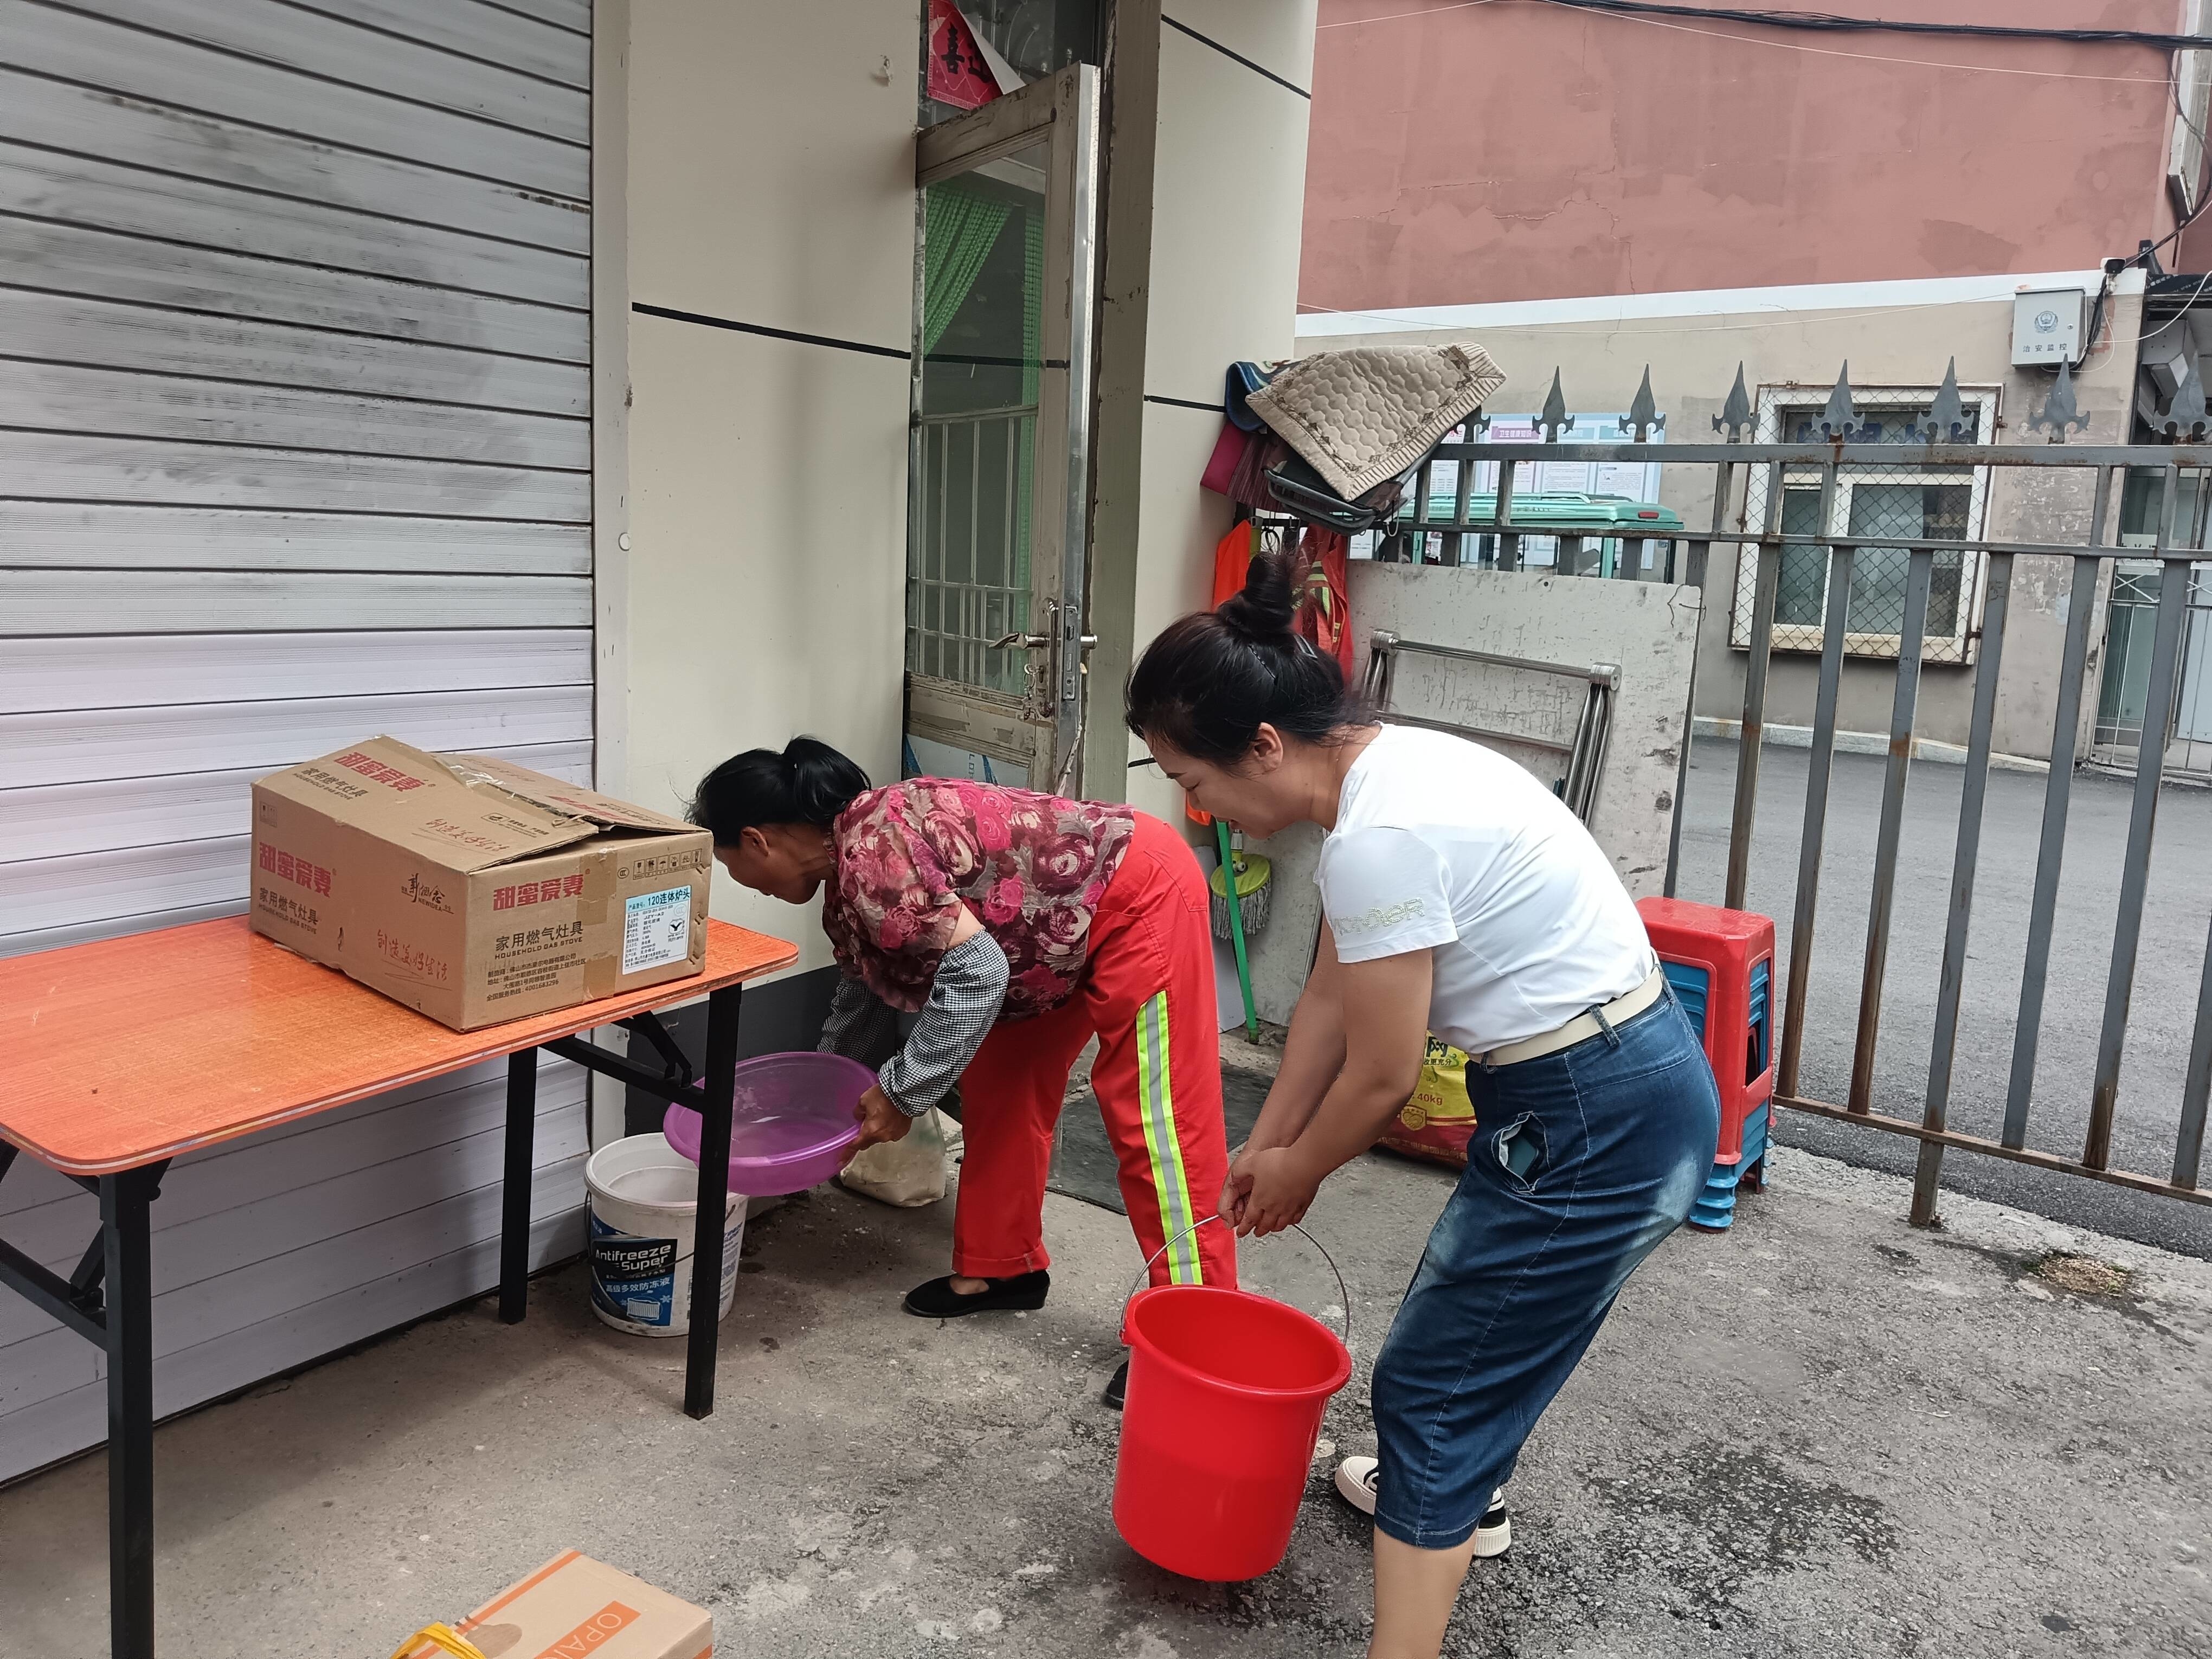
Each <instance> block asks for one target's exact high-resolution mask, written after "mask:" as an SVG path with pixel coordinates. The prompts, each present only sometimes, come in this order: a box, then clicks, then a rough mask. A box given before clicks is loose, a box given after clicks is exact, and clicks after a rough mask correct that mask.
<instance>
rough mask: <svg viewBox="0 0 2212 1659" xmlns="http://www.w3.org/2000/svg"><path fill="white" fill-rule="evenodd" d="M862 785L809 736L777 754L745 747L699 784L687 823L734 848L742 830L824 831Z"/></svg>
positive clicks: (856, 771) (848, 765)
mask: <svg viewBox="0 0 2212 1659" xmlns="http://www.w3.org/2000/svg"><path fill="white" fill-rule="evenodd" d="M867 787H868V775H867V774H866V772H863V771H862V770H861V769H860V768H859V767H858V766H855V765H854V763H852V762H851V761H849V760H848V759H846V758H845V757H844V756H842V755H841V754H839V753H838V752H837V751H836V750H834V749H832V748H831V747H830V746H829V744H826V743H823V742H822V741H820V740H819V739H818V738H793V739H792V740H791V741H790V742H789V743H787V744H784V746H783V752H782V753H781V754H778V753H777V752H776V751H775V750H773V749H748V750H745V752H744V754H742V755H732V757H730V758H729V759H727V760H726V761H724V762H723V763H721V764H720V766H718V767H716V768H715V769H714V770H713V771H711V772H709V773H708V774H707V775H706V776H705V777H704V778H703V779H702V780H701V781H700V783H699V793H697V794H696V795H695V796H693V797H692V799H691V822H692V823H696V824H697V825H698V826H699V827H700V828H701V829H704V830H706V831H707V832H708V834H710V835H712V836H714V845H715V846H717V847H734V846H735V845H736V844H737V842H738V836H740V835H742V834H743V833H744V831H746V830H748V829H758V828H759V827H761V826H762V825H763V824H770V823H811V824H815V825H817V826H818V827H820V828H823V829H827V828H828V827H829V824H830V823H831V822H832V821H833V820H834V819H835V818H836V816H837V815H838V814H839V813H840V812H842V811H844V810H845V809H846V808H847V807H848V806H849V805H852V804H853V798H854V796H855V795H858V794H860V793H863V792H864V791H865V790H866V788H867Z"/></svg>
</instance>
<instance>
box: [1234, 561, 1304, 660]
mask: <svg viewBox="0 0 2212 1659" xmlns="http://www.w3.org/2000/svg"><path fill="white" fill-rule="evenodd" d="M1297 613H1298V593H1297V583H1296V580H1294V574H1293V571H1292V560H1291V556H1290V554H1289V552H1288V551H1287V550H1285V551H1282V552H1276V553H1261V554H1257V555H1255V556H1254V557H1253V560H1252V562H1251V563H1250V564H1249V565H1248V566H1246V567H1245V570H1244V589H1243V592H1240V593H1232V594H1231V595H1230V596H1229V597H1228V598H1227V599H1224V600H1223V601H1222V602H1221V604H1220V606H1219V608H1218V610H1217V611H1215V613H1214V614H1215V615H1217V616H1218V617H1220V618H1221V620H1222V621H1223V622H1225V623H1227V624H1228V625H1229V626H1230V627H1231V628H1232V629H1235V630H1236V631H1237V633H1239V634H1242V635H1243V636H1244V637H1245V638H1246V639H1248V640H1250V641H1253V642H1254V643H1255V644H1256V645H1288V644H1289V643H1290V642H1291V620H1292V619H1293V618H1294V617H1297Z"/></svg>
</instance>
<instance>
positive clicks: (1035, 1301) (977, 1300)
mask: <svg viewBox="0 0 2212 1659" xmlns="http://www.w3.org/2000/svg"><path fill="white" fill-rule="evenodd" d="M990 1284H991V1288H990V1289H989V1290H987V1291H976V1292H975V1295H973V1296H963V1295H961V1294H960V1292H959V1291H956V1290H954V1289H953V1288H952V1276H951V1274H949V1273H948V1274H946V1275H945V1277H944V1278H943V1279H931V1280H930V1281H929V1283H928V1284H927V1285H915V1287H914V1288H913V1289H912V1290H910V1291H908V1292H907V1293H906V1310H907V1311H908V1313H910V1314H912V1315H913V1316H915V1318H916V1319H958V1318H961V1317H963V1316H965V1315H968V1314H979V1313H1034V1312H1035V1311H1036V1310H1037V1309H1039V1308H1042V1306H1044V1298H1045V1292H1046V1291H1049V1290H1050V1289H1052V1275H1051V1274H1050V1273H1043V1272H1038V1273H1023V1274H1021V1275H1019V1276H1018V1277H1017V1278H1014V1279H993V1280H991V1281H990Z"/></svg>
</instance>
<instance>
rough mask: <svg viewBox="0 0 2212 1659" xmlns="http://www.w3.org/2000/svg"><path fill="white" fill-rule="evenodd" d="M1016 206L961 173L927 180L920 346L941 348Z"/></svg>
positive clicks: (928, 348)
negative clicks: (965, 181)
mask: <svg viewBox="0 0 2212 1659" xmlns="http://www.w3.org/2000/svg"><path fill="white" fill-rule="evenodd" d="M1011 211H1012V207H1011V205H1010V204H1007V203H1006V202H1004V201H1000V200H997V199H994V197H988V196H979V195H977V194H976V193H975V191H971V190H969V189H967V188H966V187H964V186H963V185H961V184H960V182H959V181H958V180H957V179H945V180H943V181H942V182H940V183H938V184H934V185H930V186H929V191H928V196H927V201H926V204H925V206H924V208H923V219H922V281H921V349H923V350H924V351H925V352H930V351H934V350H936V349H937V343H938V342H939V340H941V339H943V338H944V337H945V330H946V329H947V328H949V327H951V325H952V319H953V317H954V315H955V314H956V313H957V312H958V311H959V309H960V307H962V306H963V304H965V303H966V301H967V299H968V291H969V289H972V288H974V287H975V278H976V277H977V276H980V275H981V273H982V270H983V262H984V261H985V260H986V259H987V258H990V257H991V250H992V249H993V248H994V247H995V246H998V241H999V233H1000V231H1002V230H1004V229H1005V228H1006V216H1007V214H1008V213H1010V212H1011Z"/></svg>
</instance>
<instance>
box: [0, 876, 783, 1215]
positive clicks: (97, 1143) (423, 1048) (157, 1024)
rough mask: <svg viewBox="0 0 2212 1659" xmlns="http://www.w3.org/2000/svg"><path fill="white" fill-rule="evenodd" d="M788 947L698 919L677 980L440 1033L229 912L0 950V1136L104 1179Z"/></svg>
mask: <svg viewBox="0 0 2212 1659" xmlns="http://www.w3.org/2000/svg"><path fill="white" fill-rule="evenodd" d="M798 956H799V947H798V946H797V945H792V944H789V943H787V942H786V941H785V940H782V939H770V938H769V937H768V936H767V935H765V934H763V933H750V932H748V931H747V930H746V929H744V928H743V927H732V926H731V925H730V924H728V923H727V922H721V921H708V924H707V968H706V971H705V972H704V973H700V974H695V975H692V976H691V977H690V978H689V979H678V980H671V981H668V982H667V983H665V984H662V985H655V986H652V987H648V988H647V989H644V990H641V991H628V992H624V993H623V994H621V995H619V996H611V997H603V998H601V999H600V1000H599V1001H597V1002H582V1003H578V1004H576V1005H575V1006H574V1007H569V1008H563V1009H562V1010H560V1011H559V1012H556V1013H550V1014H538V1015H534V1016H532V1017H531V1018H527V1019H518V1020H513V1021H510V1022H509V1023H507V1024H504V1025H488V1026H485V1027H484V1028H483V1030H477V1031H453V1030H447V1028H446V1027H445V1026H443V1025H441V1024H438V1023H437V1022H436V1021H435V1020H433V1019H428V1018H424V1017H423V1016H422V1015H421V1014H418V1013H416V1012H415V1011H414V1010H413V1009H411V1008H409V1007H405V1006H403V1005H401V1004H399V1003H397V1002H394V1001H392V1000H391V999H390V998H389V997H386V996H385V995H383V994H380V993H379V992H375V991H372V990H370V989H369V988H368V987H367V986H365V985H361V984H357V983H356V982H355V981H352V980H350V979H348V978H347V977H346V976H345V975H343V974H341V973H339V972H337V970H336V969H331V968H325V967H323V966H321V965H320V964H319V963H313V962H309V961H308V960H307V958H306V957H299V956H295V955H294V954H293V953H292V952H291V951H287V950H285V949H284V948H283V946H282V945H276V944H273V943H271V942H270V940H268V939H264V938H262V937H261V935H259V934H258V933H254V932H252V930H251V929H250V928H249V927H247V926H246V919H245V918H244V917H243V916H233V917H226V918H224V919H222V920H220V921H201V922H194V923H192V924H191V925H190V926H188V927H165V928H161V929H158V930H156V931H155V932H153V933H136V934H132V935H131V936H130V937H128V938H125V939H103V940H101V941H100V942H99V943H98V944H94V945H70V946H69V947H67V948H66V949H64V950H59V951H39V952H37V953H35V954H33V955H31V956H27V957H14V958H12V959H10V960H6V961H0V1139H8V1140H11V1141H13V1142H14V1143H15V1145H16V1146H20V1147H21V1148H22V1149H23V1150H24V1151H25V1152H28V1153H30V1154H31V1155H32V1156H33V1158H37V1159H38V1160H39V1161H40V1163H42V1164H51V1165H52V1167H54V1168H55V1169H57V1170H63V1171H64V1172H65V1173H69V1174H72V1175H112V1174H113V1173H115V1172H116V1171H118V1170H134V1169H137V1168H138V1167H139V1166H140V1165H142V1164H154V1163H158V1162H160V1161H161V1159H163V1158H173V1157H175V1156H176V1155H177V1154H178V1153H179V1152H190V1151H191V1150H192V1149H193V1148H194V1147H197V1146H213V1145H214V1144H215V1143H216V1142H218V1141H223V1140H231V1139H236V1138H237V1137H238V1136H240V1135H244V1134H250V1133H252V1132H253V1131H254V1130H256V1129H265V1128H267V1127H269V1126H270V1125H271V1124H275V1123H283V1122H286V1121H289V1120H291V1119H294V1118H300V1117H306V1116H307V1115H310V1114H313V1113H315V1112H321V1111H327V1110H329V1109H331V1107H334V1106H343V1105H345V1104H347V1103H349V1102H351V1101H356V1100H362V1099H365V1098H367V1097H368V1096H370V1095H374V1094H380V1093H382V1092H383V1091H385V1090H386V1089H394V1088H398V1087H399V1086H400V1085H403V1084H408V1083H414V1082H417V1081H420V1080H421V1079H425V1078H433V1077H438V1076H441V1075H442V1074H443V1073H447V1072H455V1071H459V1070H460V1069H461V1068H462V1067H463V1066H472V1065H474V1064H476V1063H477V1061H479V1060H495V1059H497V1058H498V1057H499V1056H501V1055H502V1054H513V1053H514V1052H515V1051H516V1050H517V1049H520V1048H532V1047H533V1046H535V1045H536V1044H538V1043H540V1042H547V1041H549V1040H550V1039H551V1038H554V1037H559V1036H570V1035H573V1034H574V1033H575V1032H578V1031H584V1030H590V1029H591V1028H592V1027H593V1026H595V1025H611V1024H613V1023H614V1022H615V1021H616V1020H618V1019H623V1018H628V1017H629V1016H630V1015H632V1014H638V1013H643V1012H646V1011H647V1010H648V1009H653V1008H664V1007H666V1006H669V1005H671V1004H672V1003H678V1002H689V1001H690V1000H692V999H693V998H695V997H699V996H703V995H704V994H706V993H708V991H712V990H716V989H719V988H720V987H722V986H725V985H733V984H736V983H738V981H742V980H748V979H752V978H755V977H757V975H762V974H766V973H772V972H774V971H775V969H779V968H784V967H787V966H789V965H790V964H791V963H793V961H795V960H796V959H797V958H798Z"/></svg>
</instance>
